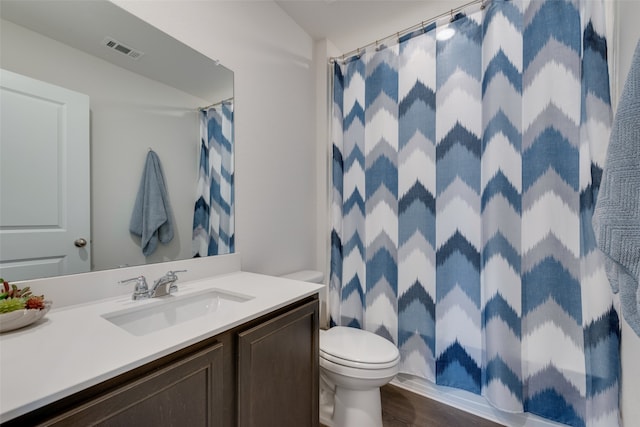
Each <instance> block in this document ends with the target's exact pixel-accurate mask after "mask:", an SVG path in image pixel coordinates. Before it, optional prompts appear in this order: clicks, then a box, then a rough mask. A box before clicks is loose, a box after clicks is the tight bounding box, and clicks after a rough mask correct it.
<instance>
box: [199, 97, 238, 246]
mask: <svg viewBox="0 0 640 427" xmlns="http://www.w3.org/2000/svg"><path fill="white" fill-rule="evenodd" d="M233 165H234V163H233V102H232V101H225V102H222V103H221V104H217V105H214V106H212V107H209V108H207V109H204V110H201V112H200V161H199V171H198V182H197V194H196V203H195V209H194V214H193V241H192V243H193V244H192V253H193V257H194V258H195V257H202V256H208V255H222V254H228V253H233V252H234V246H235V242H234V240H235V234H234V233H235V226H234V215H233V213H234V209H235V207H234V199H233V198H234V195H233V193H234V192H233Z"/></svg>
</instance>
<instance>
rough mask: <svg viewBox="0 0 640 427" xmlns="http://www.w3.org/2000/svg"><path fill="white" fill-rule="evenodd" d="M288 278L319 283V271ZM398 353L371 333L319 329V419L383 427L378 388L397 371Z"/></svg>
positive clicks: (335, 424) (347, 426)
mask: <svg viewBox="0 0 640 427" xmlns="http://www.w3.org/2000/svg"><path fill="white" fill-rule="evenodd" d="M283 277H286V278H289V279H294V280H301V281H305V282H313V283H322V273H319V272H315V271H299V272H296V273H292V274H289V275H286V276H283ZM399 361H400V352H399V351H398V348H397V347H396V346H395V345H394V344H393V343H392V342H390V341H388V340H386V339H385V338H382V337H380V336H378V335H376V334H374V333H372V332H369V331H364V330H361V329H357V328H351V327H346V326H335V327H333V328H330V329H328V330H320V422H321V423H322V424H325V425H327V426H330V427H360V426H367V427H382V408H381V405H380V387H382V386H383V385H385V384H387V383H388V382H389V381H391V380H392V379H393V378H394V377H395V376H396V374H397V373H398V363H399Z"/></svg>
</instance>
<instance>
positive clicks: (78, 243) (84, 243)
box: [73, 237, 87, 248]
mask: <svg viewBox="0 0 640 427" xmlns="http://www.w3.org/2000/svg"><path fill="white" fill-rule="evenodd" d="M73 244H74V245H76V247H78V248H84V247H85V246H87V241H86V240H85V239H83V238H82V237H81V238H79V239H76V240H75V241H74V242H73Z"/></svg>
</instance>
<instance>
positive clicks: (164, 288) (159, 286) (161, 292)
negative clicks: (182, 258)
mask: <svg viewBox="0 0 640 427" xmlns="http://www.w3.org/2000/svg"><path fill="white" fill-rule="evenodd" d="M186 271H187V270H169V271H168V272H167V273H166V274H165V275H164V276H162V277H161V278H159V279H158V280H156V281H155V282H153V288H152V289H151V290H150V291H149V294H150V296H151V298H155V297H162V296H165V295H169V294H170V293H171V292H175V291H177V290H178V285H176V283H175V282H176V281H177V280H178V276H177V275H176V273H184V272H186Z"/></svg>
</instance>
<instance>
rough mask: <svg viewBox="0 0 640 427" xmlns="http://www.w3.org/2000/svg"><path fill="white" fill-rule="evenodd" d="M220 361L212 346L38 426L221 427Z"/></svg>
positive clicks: (217, 346)
mask: <svg viewBox="0 0 640 427" xmlns="http://www.w3.org/2000/svg"><path fill="white" fill-rule="evenodd" d="M222 360H223V345H222V344H221V343H218V344H214V345H212V346H211V347H209V348H207V349H205V350H201V351H198V352H196V353H195V354H193V355H191V356H186V357H184V358H183V359H180V360H178V361H176V362H174V363H171V364H169V365H168V366H165V367H163V368H161V369H158V370H157V371H154V372H152V373H150V374H148V375H145V376H144V377H142V378H139V379H137V380H134V381H132V382H130V383H128V384H126V385H124V386H121V387H118V388H116V389H115V390H113V391H111V392H108V393H106V394H105V395H103V396H101V397H99V398H96V399H93V400H90V401H89V402H87V403H85V404H84V405H80V406H79V407H77V408H73V409H71V410H69V411H68V412H66V413H64V414H62V415H60V416H59V417H56V418H54V419H53V420H50V421H48V422H45V423H43V424H42V425H47V426H49V425H50V426H90V425H95V426H100V427H123V426H211V427H218V426H220V427H222V426H223V423H222V405H223V387H222V385H223V383H222V378H223V369H224V367H223V363H222Z"/></svg>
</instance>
